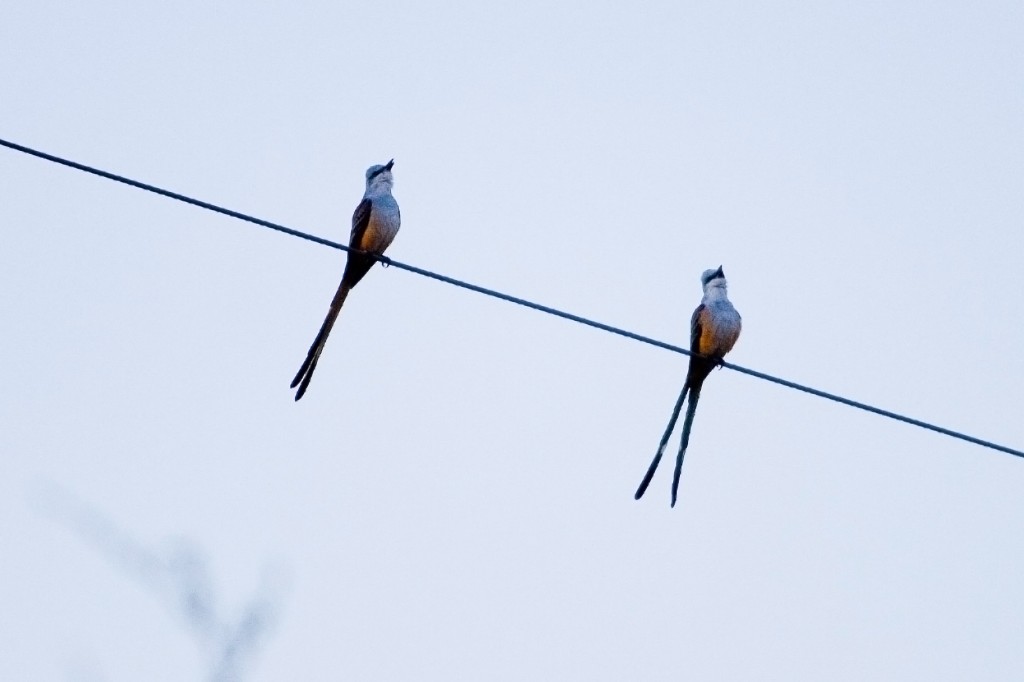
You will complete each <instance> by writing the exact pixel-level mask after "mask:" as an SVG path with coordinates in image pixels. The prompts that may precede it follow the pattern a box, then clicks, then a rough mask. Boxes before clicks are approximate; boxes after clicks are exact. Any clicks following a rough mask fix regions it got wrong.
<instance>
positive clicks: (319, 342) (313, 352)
mask: <svg viewBox="0 0 1024 682" xmlns="http://www.w3.org/2000/svg"><path fill="white" fill-rule="evenodd" d="M351 288H352V287H351V286H350V285H349V284H347V283H346V282H345V281H344V280H342V282H341V284H340V285H339V286H338V291H337V293H335V294H334V299H333V300H332V301H331V307H330V309H328V311H327V317H325V318H324V323H323V324H322V325H320V331H319V332H318V333H317V335H316V338H315V339H313V345H312V346H310V347H309V353H308V354H307V355H306V359H305V361H303V363H302V367H299V371H298V373H297V374H296V375H295V378H294V379H292V385H291V387H292V388H295V387H296V386H298V387H299V390H298V391H296V392H295V399H296V400H298V399H299V398H301V397H302V396H304V395H305V394H306V388H307V387H308V386H309V380H310V379H312V378H313V370H315V369H316V363H317V361H318V360H319V359H320V353H322V352H323V350H324V344H326V343H327V337H328V335H330V333H331V328H332V327H333V326H334V321H335V320H337V319H338V313H340V312H341V306H342V304H344V303H345V299H346V298H347V297H348V292H349V290H350V289H351Z"/></svg>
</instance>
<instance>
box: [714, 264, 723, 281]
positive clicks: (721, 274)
mask: <svg viewBox="0 0 1024 682" xmlns="http://www.w3.org/2000/svg"><path fill="white" fill-rule="evenodd" d="M715 277H723V278H724V277H725V273H724V272H722V266H721V265H719V266H718V269H717V270H715Z"/></svg>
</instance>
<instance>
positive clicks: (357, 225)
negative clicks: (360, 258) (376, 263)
mask: <svg viewBox="0 0 1024 682" xmlns="http://www.w3.org/2000/svg"><path fill="white" fill-rule="evenodd" d="M372 208H373V202H372V201H370V200H369V199H363V200H362V201H360V202H359V205H358V206H356V210H355V211H353V212H352V234H351V235H349V238H348V245H349V246H350V247H352V248H353V249H362V248H363V247H362V244H363V235H364V234H366V228H367V227H368V226H369V225H370V211H371V210H372Z"/></svg>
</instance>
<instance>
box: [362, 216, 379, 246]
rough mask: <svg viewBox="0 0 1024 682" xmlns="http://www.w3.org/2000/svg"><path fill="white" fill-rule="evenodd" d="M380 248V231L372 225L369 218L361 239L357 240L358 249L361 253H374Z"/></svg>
mask: <svg viewBox="0 0 1024 682" xmlns="http://www.w3.org/2000/svg"><path fill="white" fill-rule="evenodd" d="M379 246H380V230H378V229H377V226H376V225H374V220H373V218H372V217H371V218H370V224H369V225H367V226H366V230H365V231H364V232H363V234H362V239H360V240H359V248H360V249H362V250H363V251H376V250H377V249H378V248H379Z"/></svg>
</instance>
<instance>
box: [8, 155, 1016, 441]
mask: <svg viewBox="0 0 1024 682" xmlns="http://www.w3.org/2000/svg"><path fill="white" fill-rule="evenodd" d="M0 146H3V147H7V148H9V149H13V150H15V151H19V152H22V153H25V154H29V155H30V156H35V157H38V158H40V159H46V160H47V161H52V162H54V163H59V164H61V165H62V166H68V167H69V168H74V169H77V170H80V171H85V172H86V173H92V174H93V175H98V176H100V177H101V178H106V179H108V180H113V181H115V182H120V183H123V184H125V185H131V186H132V187H136V188H138V189H143V190H146V191H147V192H153V193H154V194H159V195H161V196H165V197H168V198H170V199H176V200H177V201H183V202H185V203H186V204H192V205H193V206H198V207H199V208H205V209H206V210H208V211H214V212H216V213H222V214H224V215H226V216H231V217H232V218H237V219H239V220H244V221H246V222H250V223H255V224H256V225H260V226H262V227H268V228H270V229H271V230H277V231H278V232H284V233H285V234H289V235H291V236H293V237H299V238H301V239H307V240H309V241H311V242H316V243H317V244H323V245H324V246H330V247H332V248H335V249H340V250H342V251H351V250H352V249H350V248H349V247H348V246H346V245H344V244H339V243H338V242H332V241H331V240H329V239H323V238H321V237H317V236H315V235H311V234H308V233H306V232H300V231H298V230H293V229H292V228H290V227H285V226H284V225H278V224H277V223H272V222H270V221H268V220H261V219H260V218H254V217H252V216H250V215H246V214H244V213H239V212H238V211H232V210H231V209H227V208H222V207H220V206H217V205H215V204H211V203H208V202H205V201H200V200H199V199H193V198H191V197H187V196H185V195H184V194H178V193H177V192H171V191H170V190H166V189H161V188H159V187H155V186H153V185H148V184H146V183H144V182H139V181H138V180H132V179H130V178H126V177H123V176H121V175H116V174H114V173H108V172H107V171H104V170H100V169H98V168H93V167H91V166H86V165H84V164H81V163H76V162H75V161H69V160H67V159H62V158H60V157H59V156H54V155H52V154H47V153H46V152H41V151H38V150H36V149H31V148H29V147H25V146H23V145H20V144H16V143H14V142H8V141H7V140H3V139H0ZM369 255H371V256H374V257H375V258H377V260H379V261H381V262H382V263H384V264H385V265H389V266H391V267H395V268H398V269H400V270H407V271H408V272H414V273H416V274H417V275H422V276H424V277H429V278H430V279H434V280H437V281H439V282H444V283H445V284H451V285H453V286H457V287H461V288H463V289H468V290H469V291H475V292H476V293H478V294H484V295H485V296H491V297H493V298H499V299H501V300H503V301H508V302H509V303H515V304H517V305H521V306H525V307H527V308H531V309H533V310H537V311H540V312H542V313H547V314H548V315H554V316H555V317H561V318H563V319H566V320H572V321H573V322H578V323H580V324H583V325H586V326H588V327H594V328H595V329H600V330H602V331H606V332H609V333H611V334H617V335H619V336H624V337H626V338H627V339H632V340H634V341H639V342H640V343H646V344H647V345H650V346H655V347H657V348H663V349H665V350H668V351H672V352H673V353H680V354H682V355H692V353H691V352H690V351H689V350H687V349H686V348H682V347H680V346H675V345H673V344H671V343H665V342H664V341H659V340H657V339H652V338H651V337H649V336H643V335H642V334H637V333H635V332H631V331H627V330H625V329H620V328H619V327H613V326H611V325H609V324H604V323H603V322H597V321H595V320H590V319H587V318H585V317H580V316H579V315H574V314H572V313H567V312H565V311H562V310H558V309H557V308H552V307H550V306H546V305H541V304H540V303H534V302H532V301H527V300H526V299H523V298H519V297H517V296H511V295H509V294H503V293H501V292H500V291H495V290H493V289H488V288H486V287H482V286H478V285H476V284H470V283H469V282H463V281H462V280H459V279H455V278H454V277H448V276H447V275H442V274H439V273H436V272H431V271H430V270H424V269H423V268H418V267H416V266H415V265H409V264H407V263H402V262H399V261H396V260H391V259H390V258H387V257H386V256H376V255H375V254H369ZM722 366H723V367H726V368H728V369H731V370H734V371H736V372H740V373H741V374H747V375H749V376H752V377H756V378H758V379H763V380H765V381H770V382H772V383H774V384H779V385H780V386H785V387H787V388H792V389H796V390H797V391H803V392H804V393H809V394H811V395H815V396H818V397H819V398H825V399H826V400H832V401H834V402H837V403H841V404H843V405H848V406H849V407H855V408H857V409H860V410H864V411H866V412H871V413H873V414H877V415H881V416H883V417H888V418H889V419H895V420H896V421H901V422H903V423H905V424H911V425H913V426H918V427H920V428H922V429H928V430H929V431H934V432H936V433H941V434H942V435H944V436H949V437H951V438H958V439H960V440H963V441H967V442H968V443H974V444H975V445H980V446H982V447H986V448H991V449H993V450H999V451H1000V452H1005V453H1007V454H1010V455H1015V456H1017V457H1024V452H1022V451H1020V450H1015V449H1013V448H1009V447H1006V446H1005V445H999V444H997V443H993V442H991V441H987V440H982V439H981V438H975V437H974V436H969V435H967V434H965V433H960V432H959V431H953V430H951V429H947V428H944V427H941V426H936V425H935V424H929V423H928V422H923V421H921V420H919V419H913V418H911V417H906V416H903V415H901V414H897V413H895V412H890V411H889V410H883V409H882V408H880V407H874V406H872V405H868V404H866V403H862V402H858V401H856V400H851V399H849V398H844V397H842V396H838V395H835V394H834V393H827V392H825V391H821V390H818V389H816V388H811V387H810V386H804V385H802V384H798V383H796V382H793V381H788V380H786V379H780V378H779V377H774V376H772V375H770V374H765V373H764V372H758V371H757V370H753V369H748V368H746V367H742V366H740V365H734V364H733V363H731V362H723V363H722Z"/></svg>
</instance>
